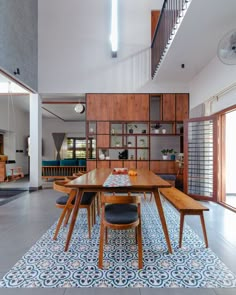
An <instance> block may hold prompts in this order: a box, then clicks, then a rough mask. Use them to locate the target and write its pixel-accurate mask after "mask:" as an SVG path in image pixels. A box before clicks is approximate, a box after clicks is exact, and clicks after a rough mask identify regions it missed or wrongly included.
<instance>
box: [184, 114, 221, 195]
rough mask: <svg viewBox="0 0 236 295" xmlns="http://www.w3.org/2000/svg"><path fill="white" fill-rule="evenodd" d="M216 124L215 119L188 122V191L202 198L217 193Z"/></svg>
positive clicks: (186, 153)
mask: <svg viewBox="0 0 236 295" xmlns="http://www.w3.org/2000/svg"><path fill="white" fill-rule="evenodd" d="M216 150H217V142H216V124H215V121H214V119H202V120H196V121H188V122H187V144H186V147H185V154H184V156H186V157H187V158H186V159H185V163H186V172H185V175H186V178H187V183H186V185H187V189H186V192H187V193H188V194H189V195H192V196H198V197H200V198H202V199H204V198H205V199H206V198H208V199H212V200H213V199H215V194H216V192H215V191H216V178H217V175H216V173H217V172H216V171H217V169H216V167H217V160H216Z"/></svg>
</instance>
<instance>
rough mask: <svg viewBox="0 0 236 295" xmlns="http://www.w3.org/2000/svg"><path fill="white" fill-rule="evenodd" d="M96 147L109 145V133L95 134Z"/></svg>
mask: <svg viewBox="0 0 236 295" xmlns="http://www.w3.org/2000/svg"><path fill="white" fill-rule="evenodd" d="M97 147H98V148H108V147H109V135H97Z"/></svg>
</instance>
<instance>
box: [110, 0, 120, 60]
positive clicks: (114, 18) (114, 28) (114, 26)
mask: <svg viewBox="0 0 236 295" xmlns="http://www.w3.org/2000/svg"><path fill="white" fill-rule="evenodd" d="M117 1H118V0H112V2H111V35H110V41H111V56H112V57H117V50H118V8H117Z"/></svg>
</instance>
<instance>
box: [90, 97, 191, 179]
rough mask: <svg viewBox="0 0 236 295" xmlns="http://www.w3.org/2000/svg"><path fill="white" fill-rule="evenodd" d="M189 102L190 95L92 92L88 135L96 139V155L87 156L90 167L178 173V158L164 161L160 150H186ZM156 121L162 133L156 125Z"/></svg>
mask: <svg viewBox="0 0 236 295" xmlns="http://www.w3.org/2000/svg"><path fill="white" fill-rule="evenodd" d="M188 101H189V96H188V94H173V93H171V94H88V95H87V137H88V138H94V141H95V142H96V157H95V158H94V159H87V169H88V170H92V169H94V168H96V167H97V168H100V167H109V168H114V167H127V168H148V169H151V170H153V171H154V172H155V173H160V174H174V173H175V172H176V163H175V161H173V160H162V155H161V152H160V151H161V150H162V149H163V148H169V149H171V148H173V149H174V150H176V151H177V152H183V121H184V120H185V119H187V118H188V108H189V105H188ZM156 124H160V125H161V127H160V129H159V133H156V131H155V130H154V129H153V128H152V126H153V125H156ZM131 127H133V128H131ZM130 129H133V132H131V131H130ZM163 130H165V131H163ZM122 153H123V154H122ZM101 155H103V156H101ZM121 155H124V158H122V157H121Z"/></svg>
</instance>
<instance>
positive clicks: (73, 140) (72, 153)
mask: <svg viewBox="0 0 236 295" xmlns="http://www.w3.org/2000/svg"><path fill="white" fill-rule="evenodd" d="M87 152H88V155H87ZM66 158H68V159H74V158H89V159H95V158H96V142H95V139H94V138H88V145H87V146H86V138H85V137H68V138H67V152H66Z"/></svg>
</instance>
